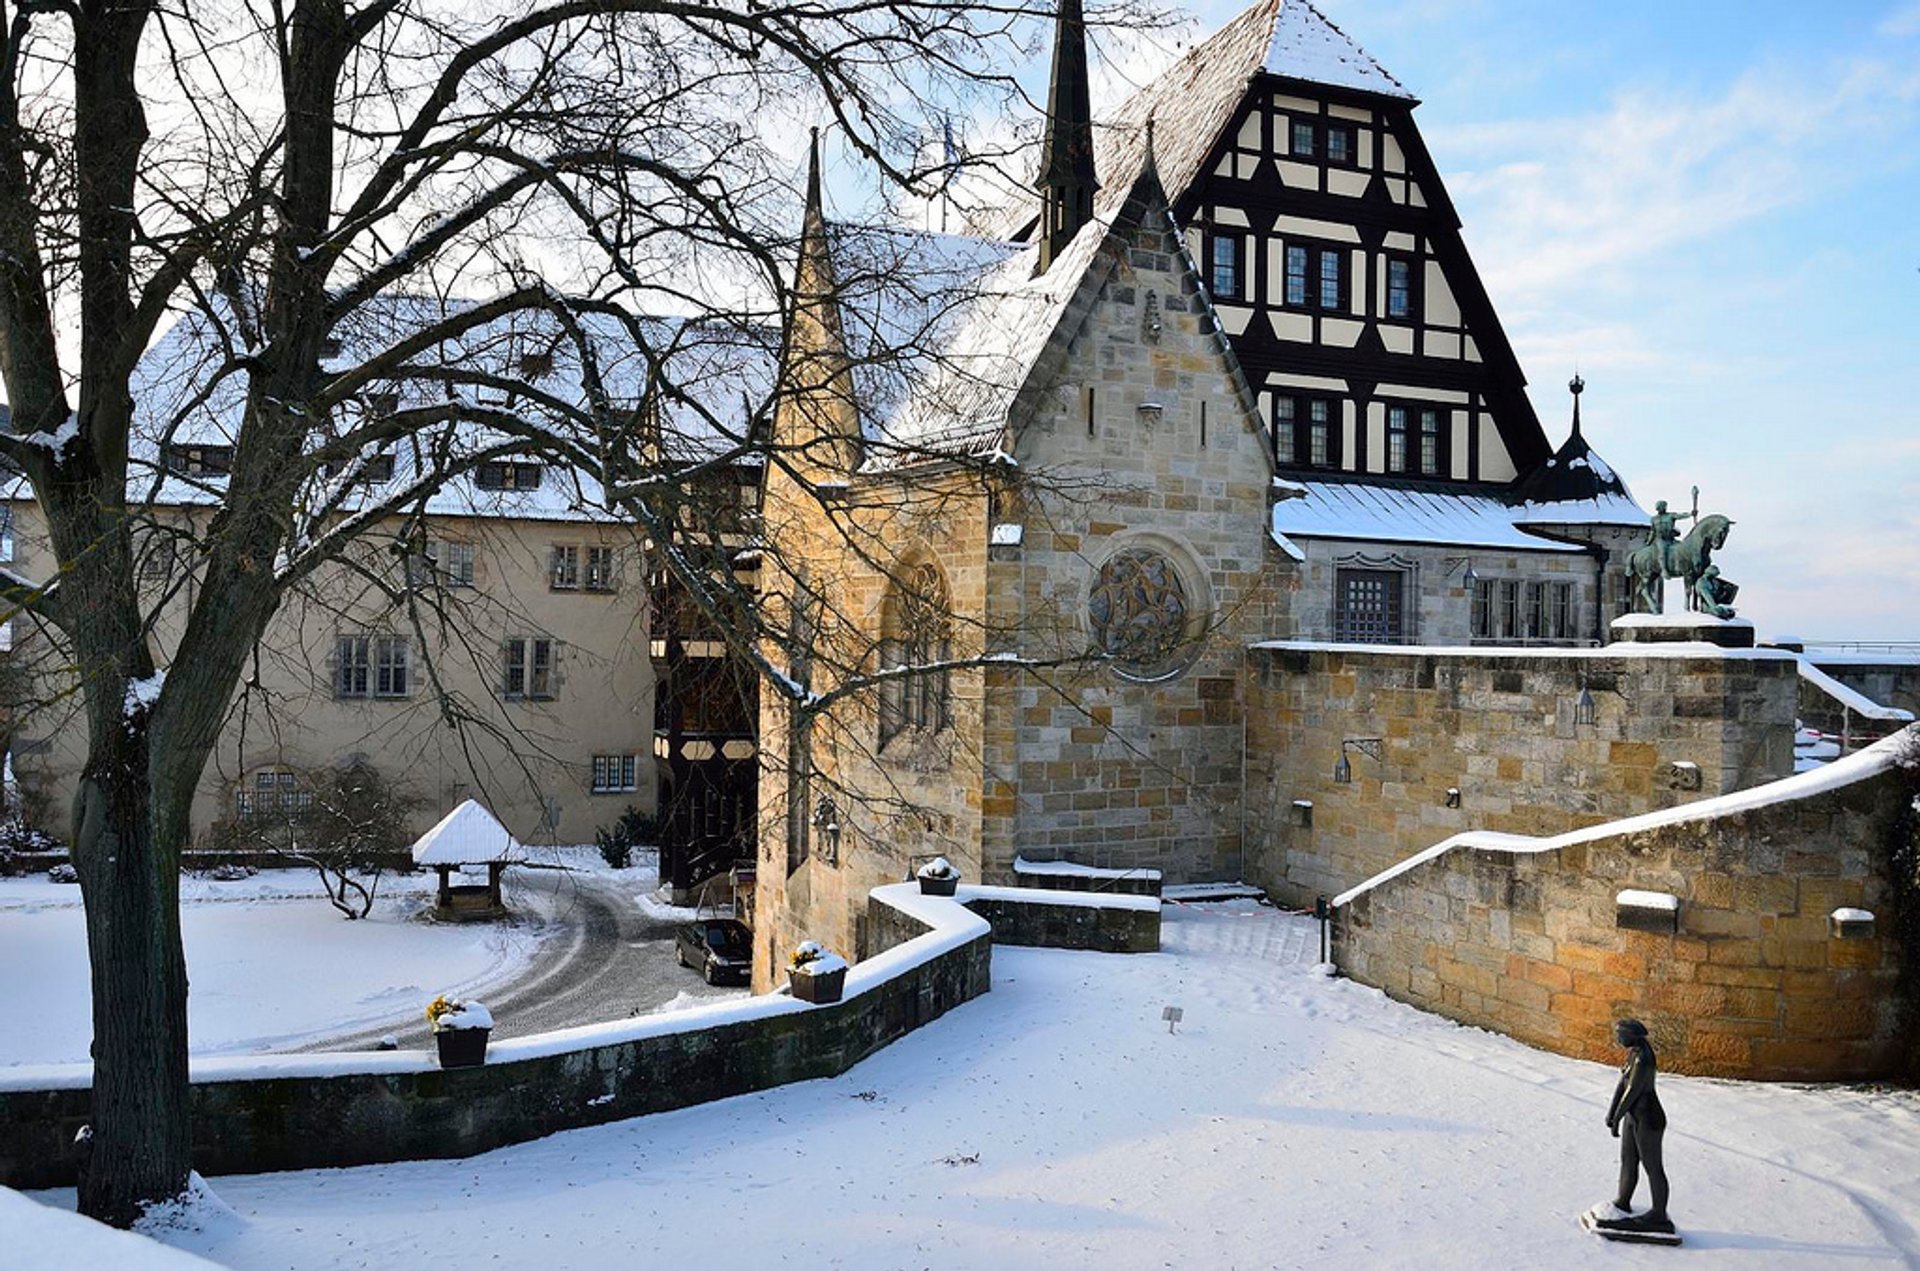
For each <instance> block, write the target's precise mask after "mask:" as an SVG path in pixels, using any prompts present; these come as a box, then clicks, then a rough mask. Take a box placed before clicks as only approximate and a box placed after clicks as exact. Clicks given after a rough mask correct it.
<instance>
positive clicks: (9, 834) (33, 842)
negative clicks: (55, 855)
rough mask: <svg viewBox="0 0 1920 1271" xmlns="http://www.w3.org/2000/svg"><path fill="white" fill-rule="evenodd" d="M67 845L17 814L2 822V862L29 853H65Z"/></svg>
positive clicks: (0, 844)
mask: <svg viewBox="0 0 1920 1271" xmlns="http://www.w3.org/2000/svg"><path fill="white" fill-rule="evenodd" d="M66 847H67V845H66V844H65V843H62V842H61V841H60V840H59V839H57V838H55V837H53V835H51V834H48V833H46V832H45V831H44V830H37V829H35V828H34V827H33V826H31V825H29V824H27V822H26V819H25V818H24V817H22V816H20V815H18V814H17V813H16V814H15V815H13V816H10V817H8V818H7V819H6V820H4V821H0V862H4V861H8V860H11V859H13V858H14V857H15V856H18V855H21V854H24V853H28V852H63V851H65V850H66Z"/></svg>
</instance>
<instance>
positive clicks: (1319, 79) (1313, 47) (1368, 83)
mask: <svg viewBox="0 0 1920 1271" xmlns="http://www.w3.org/2000/svg"><path fill="white" fill-rule="evenodd" d="M1262 10H1273V11H1274V12H1273V18H1272V22H1273V38H1272V39H1271V40H1269V41H1268V42H1267V56H1266V60H1265V61H1263V62H1262V63H1261V64H1260V69H1261V70H1264V71H1266V72H1267V74H1269V75H1284V76H1287V77H1288V78H1289V79H1301V80H1306V81H1307V82H1308V83H1312V84H1328V85H1331V86H1333V87H1335V88H1354V89H1358V90H1360V91H1361V92H1363V93H1379V94H1380V95H1381V96H1383V97H1401V98H1406V99H1408V100H1412V98H1413V94H1412V93H1410V92H1408V91H1407V87H1406V85H1405V84H1402V83H1401V82H1400V81H1399V80H1397V79H1395V78H1394V77H1393V75H1392V74H1390V73H1389V72H1388V71H1387V68H1386V67H1384V66H1382V65H1380V63H1378V62H1376V61H1375V60H1374V59H1373V55H1372V54H1371V53H1368V52H1367V51H1366V50H1365V49H1363V48H1361V47H1360V46H1359V45H1358V44H1355V43H1354V42H1353V40H1352V39H1351V38H1350V37H1349V36H1348V35H1347V33H1346V32H1344V31H1342V30H1341V29H1340V28H1339V27H1337V26H1335V25H1334V24H1333V23H1331V22H1329V21H1328V20H1327V17H1326V15H1325V14H1323V13H1321V12H1320V10H1318V9H1316V8H1314V7H1313V6H1312V5H1311V4H1308V3H1306V2H1305V0H1263V2H1262V3H1260V4H1257V5H1255V6H1254V7H1253V10H1250V12H1255V11H1262Z"/></svg>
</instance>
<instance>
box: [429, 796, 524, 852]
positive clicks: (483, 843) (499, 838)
mask: <svg viewBox="0 0 1920 1271" xmlns="http://www.w3.org/2000/svg"><path fill="white" fill-rule="evenodd" d="M525 854H526V849H525V848H523V847H521V846H520V842H519V840H518V839H516V838H514V837H513V835H511V834H509V833H507V827H506V826H504V825H502V824H500V822H499V821H497V820H495V819H494V815H493V813H491V812H489V811H487V810H486V809H485V808H483V807H481V806H480V805H479V804H478V803H476V802H474V801H473V800H472V799H468V800H466V801H465V802H463V803H461V804H460V806H459V807H457V808H455V809H454V810H453V811H451V812H449V813H447V814H446V816H444V817H442V818H441V819H440V824H438V825H436V826H434V827H433V828H432V829H430V830H428V831H427V832H426V833H425V834H422V835H421V836H420V838H419V841H418V842H416V843H415V844H414V845H413V863H414V864H416V865H483V864H488V863H491V862H493V861H517V860H520V859H522V858H523V857H524V856H525Z"/></svg>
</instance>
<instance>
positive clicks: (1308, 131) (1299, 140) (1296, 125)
mask: <svg viewBox="0 0 1920 1271" xmlns="http://www.w3.org/2000/svg"><path fill="white" fill-rule="evenodd" d="M1314 131H1315V129H1314V126H1313V121H1312V120H1308V119H1296V120H1294V121H1293V127H1292V129H1291V130H1290V131H1289V133H1288V136H1289V139H1290V143H1291V144H1289V145H1288V147H1287V153H1289V154H1291V155H1292V156H1293V157H1294V158H1296V159H1311V158H1313V157H1314V152H1315V151H1316V150H1317V149H1318V147H1316V146H1315V145H1314V144H1313V143H1314V140H1315V137H1314Z"/></svg>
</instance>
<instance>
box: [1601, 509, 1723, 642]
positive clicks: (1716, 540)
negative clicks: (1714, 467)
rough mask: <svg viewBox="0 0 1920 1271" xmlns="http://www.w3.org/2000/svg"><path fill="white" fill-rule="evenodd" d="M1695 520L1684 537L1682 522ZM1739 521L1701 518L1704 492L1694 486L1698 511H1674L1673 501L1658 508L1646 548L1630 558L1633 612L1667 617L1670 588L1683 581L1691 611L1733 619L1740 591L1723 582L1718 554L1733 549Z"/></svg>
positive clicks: (1710, 515)
mask: <svg viewBox="0 0 1920 1271" xmlns="http://www.w3.org/2000/svg"><path fill="white" fill-rule="evenodd" d="M1685 520H1691V521H1692V522H1693V528H1692V529H1691V530H1689V531H1688V532H1687V536H1686V537H1685V538H1681V537H1680V530H1679V523H1680V522H1681V521H1685ZM1732 528H1733V522H1732V521H1730V520H1728V519H1727V518H1726V517H1724V516H1721V515H1720V514H1719V513H1718V512H1714V513H1710V514H1708V515H1706V516H1701V515H1700V487H1699V486H1695V487H1693V511H1691V512H1669V511H1668V510H1667V501H1666V500H1665V499H1662V500H1660V501H1659V502H1658V503H1656V504H1654V505H1653V517H1652V524H1651V526H1650V527H1649V529H1648V533H1647V543H1646V546H1644V547H1642V548H1640V549H1638V550H1637V551H1635V552H1633V553H1632V554H1630V555H1629V556H1628V557H1627V575H1628V577H1629V578H1630V579H1631V580H1632V583H1633V608H1634V611H1635V612H1636V613H1664V612H1665V599H1666V597H1665V590H1666V588H1665V583H1666V580H1667V579H1669V578H1683V579H1685V580H1686V584H1687V608H1688V609H1689V610H1692V611H1694V612H1696V613H1705V614H1709V615H1711V616H1713V617H1715V618H1731V617H1733V607H1732V604H1731V602H1732V600H1733V598H1734V596H1735V595H1736V594H1738V592H1739V590H1740V588H1739V586H1738V585H1736V584H1735V583H1733V582H1730V581H1728V580H1727V579H1724V578H1722V577H1720V568H1719V566H1717V565H1715V564H1714V563H1713V553H1715V552H1717V551H1719V550H1720V549H1721V548H1723V547H1725V546H1726V545H1727V531H1728V530H1730V529H1732Z"/></svg>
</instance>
